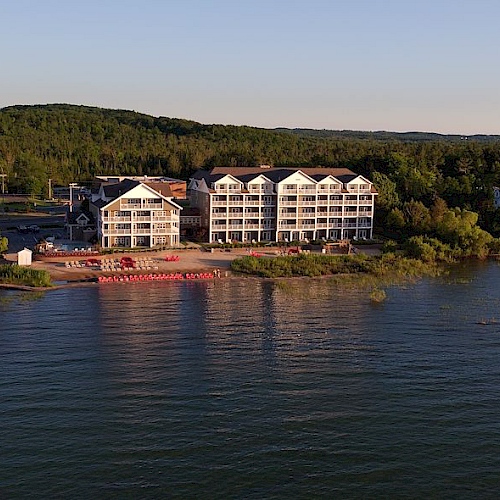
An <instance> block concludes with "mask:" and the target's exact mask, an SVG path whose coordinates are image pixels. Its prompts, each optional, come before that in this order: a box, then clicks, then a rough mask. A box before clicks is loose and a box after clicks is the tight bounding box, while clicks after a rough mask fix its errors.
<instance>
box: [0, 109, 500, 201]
mask: <svg viewBox="0 0 500 500" xmlns="http://www.w3.org/2000/svg"><path fill="white" fill-rule="evenodd" d="M499 144H500V137H499V136H473V137H468V138H464V137H461V136H458V135H457V136H454V135H452V136H445V135H439V134H432V133H425V132H408V133H395V132H360V131H334V130H310V129H286V128H279V129H274V130H269V129H263V128H257V127H247V126H232V125H206V124H201V123H197V122H194V121H190V120H183V119H180V118H167V117H154V116H149V115H146V114H142V113H137V112H135V111H127V110H117V109H102V108H97V107H89V106H78V105H72V104H48V105H33V106H10V107H7V108H3V109H0V171H1V172H4V173H7V175H8V177H7V182H8V187H9V190H10V191H16V190H17V191H30V192H33V193H43V192H44V190H45V189H46V185H47V179H48V178H51V179H53V184H66V183H68V182H71V181H86V180H89V179H91V178H92V177H93V176H94V175H96V174H148V175H159V174H166V175H170V176H174V177H183V178H188V177H189V175H190V174H191V173H192V172H193V171H194V170H195V169H196V168H199V167H205V168H210V167H212V166H215V165H219V166H248V165H257V164H262V163H265V164H272V165H275V166H280V165H295V166H345V167H349V168H352V169H353V170H355V171H357V172H359V173H362V174H365V175H371V173H372V172H373V171H375V170H376V171H380V172H389V173H390V170H391V168H393V167H392V166H391V165H392V163H393V156H394V155H395V154H400V155H403V157H406V158H409V159H410V160H412V161H416V162H417V163H418V164H419V165H421V166H425V168H426V169H428V168H435V169H438V170H439V171H440V172H444V174H445V175H448V174H449V175H454V172H461V170H460V169H463V168H464V167H463V165H462V166H457V165H458V164H459V163H460V161H461V160H463V161H462V163H463V162H465V163H466V164H467V165H471V166H474V165H479V164H482V165H489V164H491V163H492V162H493V163H494V162H495V161H497V151H498V149H499ZM499 161H500V159H499ZM465 168H467V167H465Z"/></svg>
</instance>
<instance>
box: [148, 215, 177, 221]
mask: <svg viewBox="0 0 500 500" xmlns="http://www.w3.org/2000/svg"><path fill="white" fill-rule="evenodd" d="M151 220H152V221H154V222H176V221H178V220H179V216H178V215H171V216H169V217H167V216H158V217H157V216H154V217H152V218H151Z"/></svg>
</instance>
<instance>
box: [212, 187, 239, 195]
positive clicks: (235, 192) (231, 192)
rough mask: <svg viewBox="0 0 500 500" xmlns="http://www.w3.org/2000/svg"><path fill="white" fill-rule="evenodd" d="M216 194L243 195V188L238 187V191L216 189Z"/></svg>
mask: <svg viewBox="0 0 500 500" xmlns="http://www.w3.org/2000/svg"><path fill="white" fill-rule="evenodd" d="M215 192H216V193H229V194H238V193H241V188H240V187H238V189H227V188H225V189H221V188H218V187H216V188H215Z"/></svg>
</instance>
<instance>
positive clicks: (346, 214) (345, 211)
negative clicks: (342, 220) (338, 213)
mask: <svg viewBox="0 0 500 500" xmlns="http://www.w3.org/2000/svg"><path fill="white" fill-rule="evenodd" d="M357 216H358V212H357V211H356V210H355V211H353V212H350V211H349V210H344V217H357Z"/></svg>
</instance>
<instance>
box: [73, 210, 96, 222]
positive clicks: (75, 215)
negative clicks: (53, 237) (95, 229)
mask: <svg viewBox="0 0 500 500" xmlns="http://www.w3.org/2000/svg"><path fill="white" fill-rule="evenodd" d="M82 214H83V215H85V217H87V219H88V224H89V225H90V224H94V216H93V215H92V213H91V212H89V211H88V210H78V211H77V212H69V213H68V215H67V220H68V223H69V224H78V222H77V219H78V218H79V217H80V215H82Z"/></svg>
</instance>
